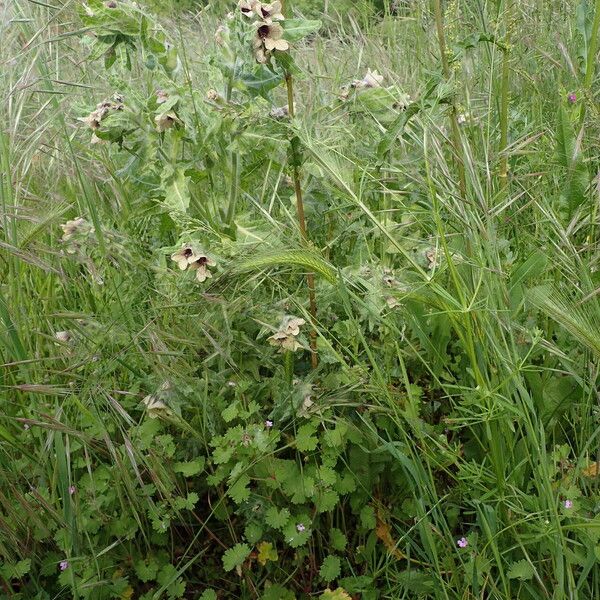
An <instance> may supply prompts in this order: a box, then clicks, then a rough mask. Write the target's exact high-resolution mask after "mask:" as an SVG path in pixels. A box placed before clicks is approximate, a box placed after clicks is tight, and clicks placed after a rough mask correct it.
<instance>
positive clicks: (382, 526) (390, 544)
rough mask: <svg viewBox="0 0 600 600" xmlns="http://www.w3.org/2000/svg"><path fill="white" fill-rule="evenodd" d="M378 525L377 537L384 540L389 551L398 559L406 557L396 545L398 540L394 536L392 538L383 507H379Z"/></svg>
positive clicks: (377, 514) (376, 528)
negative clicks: (395, 540)
mask: <svg viewBox="0 0 600 600" xmlns="http://www.w3.org/2000/svg"><path fill="white" fill-rule="evenodd" d="M376 517H377V526H376V527H375V534H376V535H377V537H378V538H379V539H380V540H381V541H382V542H383V545H384V546H385V547H386V548H387V549H388V552H390V554H392V555H393V556H395V557H396V558H397V559H399V560H400V559H402V558H406V556H405V555H404V554H402V552H400V550H398V548H397V547H396V542H394V538H392V533H391V529H392V528H391V527H390V525H389V523H388V522H387V519H386V517H385V514H384V512H383V509H382V508H381V507H379V508H378V510H377V513H376Z"/></svg>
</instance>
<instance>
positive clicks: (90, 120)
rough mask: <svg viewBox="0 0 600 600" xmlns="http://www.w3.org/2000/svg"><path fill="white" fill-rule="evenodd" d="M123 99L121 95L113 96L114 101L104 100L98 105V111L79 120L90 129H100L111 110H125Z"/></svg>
mask: <svg viewBox="0 0 600 600" xmlns="http://www.w3.org/2000/svg"><path fill="white" fill-rule="evenodd" d="M123 108H125V107H124V105H123V97H122V96H120V95H119V94H115V95H114V96H113V100H104V101H102V102H100V103H99V104H97V105H96V109H95V110H93V111H92V112H91V113H90V114H89V115H88V116H87V117H80V118H79V119H77V120H78V121H81V122H82V123H85V124H86V125H87V126H88V127H89V128H90V129H94V130H95V129H98V128H99V127H100V123H101V121H102V120H103V119H104V118H105V117H106V116H107V115H108V113H109V112H110V111H111V110H123Z"/></svg>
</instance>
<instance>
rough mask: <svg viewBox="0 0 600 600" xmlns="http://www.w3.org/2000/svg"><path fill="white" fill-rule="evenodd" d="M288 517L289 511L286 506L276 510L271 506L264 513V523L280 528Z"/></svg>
mask: <svg viewBox="0 0 600 600" xmlns="http://www.w3.org/2000/svg"><path fill="white" fill-rule="evenodd" d="M289 518H290V511H289V510H288V509H287V508H282V509H281V510H277V507H276V506H271V508H269V509H268V510H267V512H266V513H265V523H266V524H267V525H268V526H269V527H273V529H281V528H282V527H284V526H285V524H286V523H287V522H288V520H289Z"/></svg>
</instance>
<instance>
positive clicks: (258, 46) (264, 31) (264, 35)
mask: <svg viewBox="0 0 600 600" xmlns="http://www.w3.org/2000/svg"><path fill="white" fill-rule="evenodd" d="M283 34H284V31H283V27H282V26H281V25H280V24H279V23H271V24H268V23H260V24H259V25H258V26H257V29H256V36H255V38H254V56H255V57H256V60H257V61H258V62H259V63H266V62H267V61H268V60H269V57H270V56H271V52H273V51H275V50H279V51H280V52H285V51H286V50H289V48H290V45H289V43H288V42H287V41H286V40H284V39H283Z"/></svg>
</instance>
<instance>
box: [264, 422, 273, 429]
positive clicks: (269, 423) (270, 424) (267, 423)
mask: <svg viewBox="0 0 600 600" xmlns="http://www.w3.org/2000/svg"><path fill="white" fill-rule="evenodd" d="M265 427H266V428H267V429H271V427H273V421H268V420H267V421H265Z"/></svg>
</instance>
